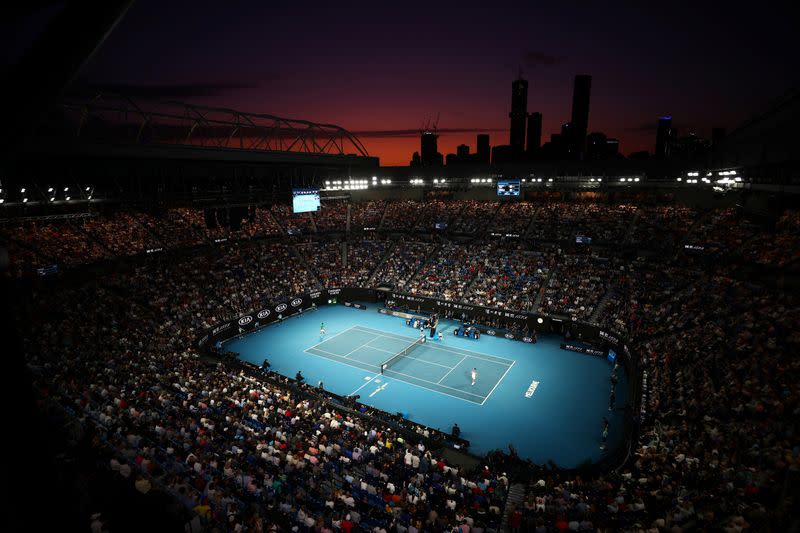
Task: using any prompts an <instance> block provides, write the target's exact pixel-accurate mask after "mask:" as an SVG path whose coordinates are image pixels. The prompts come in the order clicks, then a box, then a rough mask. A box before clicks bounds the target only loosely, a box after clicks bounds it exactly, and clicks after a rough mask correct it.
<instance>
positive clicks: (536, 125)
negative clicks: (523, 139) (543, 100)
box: [526, 113, 542, 154]
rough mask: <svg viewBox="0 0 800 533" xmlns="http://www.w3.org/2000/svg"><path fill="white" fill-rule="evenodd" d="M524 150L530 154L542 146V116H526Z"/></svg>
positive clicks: (534, 114) (533, 114)
mask: <svg viewBox="0 0 800 533" xmlns="http://www.w3.org/2000/svg"><path fill="white" fill-rule="evenodd" d="M527 143H528V144H527V146H526V150H527V152H528V153H529V154H532V153H534V152H536V151H538V150H539V147H540V146H541V145H542V114H541V113H531V114H530V115H529V116H528V139H527Z"/></svg>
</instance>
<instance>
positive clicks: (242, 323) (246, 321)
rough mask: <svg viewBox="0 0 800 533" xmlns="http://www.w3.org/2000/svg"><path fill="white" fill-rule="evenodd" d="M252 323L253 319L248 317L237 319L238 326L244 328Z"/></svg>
mask: <svg viewBox="0 0 800 533" xmlns="http://www.w3.org/2000/svg"><path fill="white" fill-rule="evenodd" d="M252 321H253V317H252V316H250V315H247V316H243V317H242V318H240V319H239V325H240V326H246V325H247V324H249V323H250V322H252Z"/></svg>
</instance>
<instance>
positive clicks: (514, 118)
mask: <svg viewBox="0 0 800 533" xmlns="http://www.w3.org/2000/svg"><path fill="white" fill-rule="evenodd" d="M508 116H509V118H510V119H511V132H510V143H509V144H510V145H511V150H512V151H513V152H522V151H523V150H524V149H525V119H526V118H527V116H528V81H527V80H523V79H522V78H519V79H517V80H514V81H513V82H511V112H510V113H509V114H508Z"/></svg>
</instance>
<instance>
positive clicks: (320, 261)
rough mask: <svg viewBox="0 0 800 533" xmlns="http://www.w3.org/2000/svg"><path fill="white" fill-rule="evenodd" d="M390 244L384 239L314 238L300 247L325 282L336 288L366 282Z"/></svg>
mask: <svg viewBox="0 0 800 533" xmlns="http://www.w3.org/2000/svg"><path fill="white" fill-rule="evenodd" d="M386 246H387V241H384V240H358V241H347V242H344V241H343V242H338V241H337V242H326V243H319V242H311V243H308V244H306V245H303V246H300V247H299V248H300V249H301V250H302V251H303V255H304V257H305V259H306V261H308V264H309V265H310V266H311V268H312V270H313V272H314V273H315V274H316V276H317V278H318V279H319V280H320V282H321V283H322V285H323V286H324V287H326V288H334V287H358V286H366V285H367V282H368V281H369V279H370V277H371V275H372V272H373V271H374V270H375V267H376V266H377V265H378V263H379V262H380V261H381V259H383V256H384V254H385V253H386ZM344 257H347V264H346V265H345V263H344V261H343V259H344Z"/></svg>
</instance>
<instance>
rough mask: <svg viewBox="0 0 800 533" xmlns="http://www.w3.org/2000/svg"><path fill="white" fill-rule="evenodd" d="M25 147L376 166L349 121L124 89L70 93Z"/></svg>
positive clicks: (103, 153)
mask: <svg viewBox="0 0 800 533" xmlns="http://www.w3.org/2000/svg"><path fill="white" fill-rule="evenodd" d="M26 151H31V152H42V153H52V154H62V155H66V154H72V155H81V156H92V155H98V156H102V157H109V156H111V157H114V156H122V157H134V158H135V157H136V156H137V155H139V156H141V157H163V158H164V159H176V158H177V159H194V160H204V159H209V160H216V161H236V162H250V163H269V162H276V163H291V164H300V165H302V164H304V163H308V164H315V165H317V164H324V165H326V166H334V167H335V166H348V167H349V166H365V167H371V166H377V165H378V159H377V158H376V157H371V156H370V155H369V152H368V151H367V149H366V148H365V147H364V145H363V144H362V143H361V141H360V140H359V139H358V138H357V137H356V136H355V135H353V134H352V133H350V132H349V131H347V130H346V129H344V128H342V127H340V126H337V125H334V124H322V123H317V122H312V121H309V120H302V119H291V118H285V117H279V116H275V115H268V114H259V113H248V112H243V111H238V110H234V109H226V108H218V107H206V106H200V105H194V104H189V103H184V102H155V101H150V100H141V101H135V100H134V99H132V98H129V97H127V96H125V95H119V94H108V93H97V94H94V95H91V96H85V95H78V96H68V97H66V98H65V99H64V101H63V102H62V104H61V105H60V106H59V108H58V111H57V112H54V113H51V114H50V115H49V116H48V117H47V118H46V119H45V120H44V121H43V123H42V124H41V126H40V127H39V128H38V130H37V133H36V135H35V137H34V140H33V142H32V143H28V146H27V147H26Z"/></svg>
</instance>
